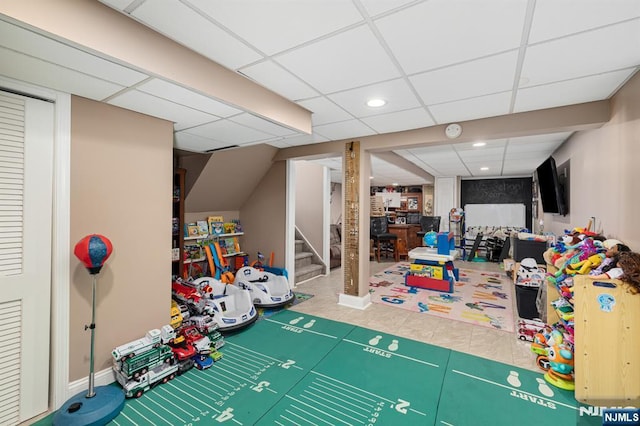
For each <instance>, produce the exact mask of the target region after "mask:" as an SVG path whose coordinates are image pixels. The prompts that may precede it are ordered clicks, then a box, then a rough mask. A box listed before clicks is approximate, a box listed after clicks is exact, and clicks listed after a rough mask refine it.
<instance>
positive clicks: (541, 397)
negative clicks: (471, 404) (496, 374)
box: [451, 370, 578, 411]
mask: <svg viewBox="0 0 640 426" xmlns="http://www.w3.org/2000/svg"><path fill="white" fill-rule="evenodd" d="M451 371H452V372H454V373H458V374H461V375H463V376H467V377H470V378H472V379H476V380H480V381H482V382H486V383H490V384H492V385H495V386H500V387H501V388H505V389H509V390H514V391H518V392H521V393H524V394H527V395H531V396H535V397H536V398H540V399H544V400H546V401H549V402H553V403H554V404H558V405H562V406H563V407H567V408H571V409H573V410H576V411H577V410H578V407H574V406H572V405H568V404H565V403H563V402H559V401H555V400H553V399H550V398H545V397H543V396H540V395H536V394H535V393H530V392H525V391H523V390H522V389H518V388H513V387H511V386H507V385H503V384H502V383H498V382H493V381H491V380H489V379H485V378H482V377H478V376H474V375H473V374H469V373H465V372H463V371H460V370H451Z"/></svg>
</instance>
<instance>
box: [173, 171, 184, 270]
mask: <svg viewBox="0 0 640 426" xmlns="http://www.w3.org/2000/svg"><path fill="white" fill-rule="evenodd" d="M185 174H186V170H185V169H176V170H175V171H174V173H173V218H172V230H171V248H172V262H171V275H174V276H175V275H177V276H181V275H182V268H183V261H184V239H183V238H182V235H183V228H184V178H185Z"/></svg>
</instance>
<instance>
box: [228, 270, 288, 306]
mask: <svg viewBox="0 0 640 426" xmlns="http://www.w3.org/2000/svg"><path fill="white" fill-rule="evenodd" d="M233 285H234V286H236V287H238V288H241V289H243V290H248V291H249V292H250V293H251V301H252V302H253V304H254V305H256V306H260V307H265V308H273V307H278V306H283V305H286V304H287V303H291V302H293V299H294V298H295V295H294V294H293V291H291V286H289V280H288V279H287V277H286V276H284V275H276V274H274V273H272V272H267V271H264V270H262V269H257V268H254V267H252V266H243V267H242V268H240V269H238V270H237V271H236V277H235V279H234V280H233Z"/></svg>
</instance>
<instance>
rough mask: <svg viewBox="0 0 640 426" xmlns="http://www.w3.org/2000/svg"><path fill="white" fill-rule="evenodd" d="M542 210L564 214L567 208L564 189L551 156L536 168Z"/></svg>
mask: <svg viewBox="0 0 640 426" xmlns="http://www.w3.org/2000/svg"><path fill="white" fill-rule="evenodd" d="M536 175H537V181H538V189H539V192H540V201H541V202H542V211H543V212H545V213H558V214H561V215H562V216H565V215H566V214H567V213H569V208H568V205H567V202H566V199H565V191H564V188H563V186H562V185H561V183H560V179H559V178H558V171H557V169H556V162H555V160H554V159H553V157H549V158H547V159H546V160H545V161H544V162H543V163H542V164H540V165H539V166H538V168H537V169H536Z"/></svg>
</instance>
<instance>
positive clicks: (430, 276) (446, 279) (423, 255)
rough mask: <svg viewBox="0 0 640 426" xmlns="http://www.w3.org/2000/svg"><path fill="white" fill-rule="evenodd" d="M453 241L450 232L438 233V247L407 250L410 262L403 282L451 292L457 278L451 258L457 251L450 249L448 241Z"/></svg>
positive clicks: (456, 270) (452, 258) (454, 256)
mask: <svg viewBox="0 0 640 426" xmlns="http://www.w3.org/2000/svg"><path fill="white" fill-rule="evenodd" d="M452 241H453V234H452V233H451V232H440V233H439V234H438V249H435V248H430V247H416V248H414V249H413V250H411V251H409V253H408V255H409V259H411V260H412V263H411V265H410V267H409V272H407V274H406V275H405V284H406V285H408V286H411V287H420V288H424V289H427V290H436V291H442V292H446V293H453V287H454V285H455V282H456V281H457V280H458V279H459V275H458V268H456V267H454V265H453V260H454V259H455V258H456V254H457V252H456V251H455V250H452V249H451V247H450V244H449V242H452Z"/></svg>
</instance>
